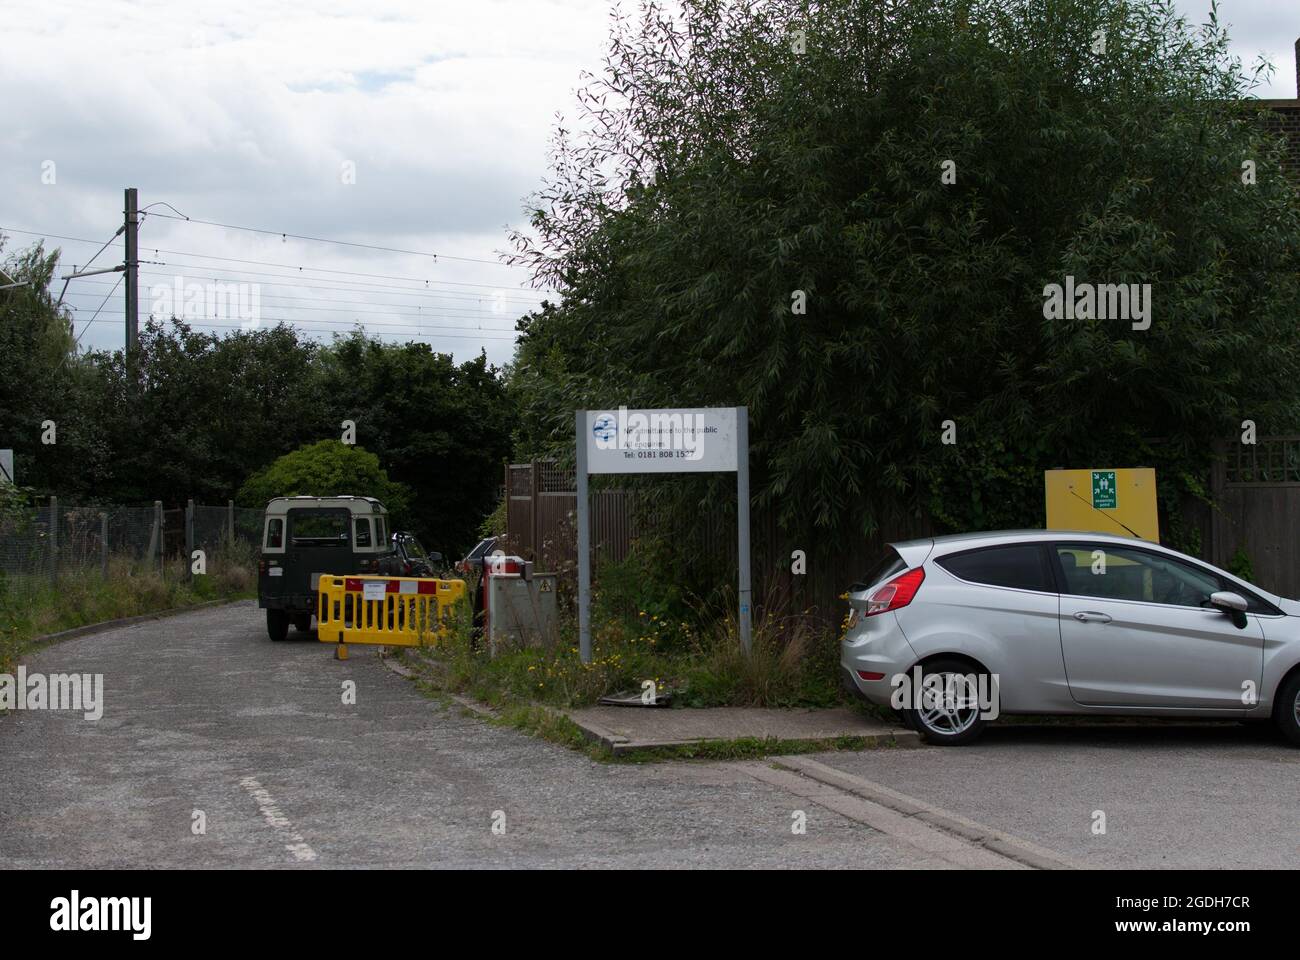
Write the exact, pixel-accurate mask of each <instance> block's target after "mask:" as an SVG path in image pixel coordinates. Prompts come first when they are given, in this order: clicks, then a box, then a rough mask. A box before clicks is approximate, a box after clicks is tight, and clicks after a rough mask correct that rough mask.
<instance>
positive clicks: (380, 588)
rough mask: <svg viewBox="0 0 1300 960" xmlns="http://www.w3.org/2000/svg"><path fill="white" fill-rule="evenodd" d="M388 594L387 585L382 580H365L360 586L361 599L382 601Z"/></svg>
mask: <svg viewBox="0 0 1300 960" xmlns="http://www.w3.org/2000/svg"><path fill="white" fill-rule="evenodd" d="M387 592H388V584H387V583H386V582H385V581H383V580H367V581H366V582H365V583H363V584H361V599H363V600H382V599H384V594H385V593H387Z"/></svg>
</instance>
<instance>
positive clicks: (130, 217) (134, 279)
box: [123, 187, 140, 369]
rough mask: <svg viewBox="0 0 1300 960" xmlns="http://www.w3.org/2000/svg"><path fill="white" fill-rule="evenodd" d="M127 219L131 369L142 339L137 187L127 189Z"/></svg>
mask: <svg viewBox="0 0 1300 960" xmlns="http://www.w3.org/2000/svg"><path fill="white" fill-rule="evenodd" d="M123 215H124V216H125V217H126V220H125V222H124V223H123V229H124V230H126V264H125V266H126V361H127V368H128V369H130V367H131V363H132V360H133V357H134V355H135V348H136V342H137V341H138V340H139V338H140V288H139V278H140V256H139V244H138V231H139V228H140V224H139V222H138V220H137V200H136V190H135V187H127V188H126V209H125V211H124V212H123Z"/></svg>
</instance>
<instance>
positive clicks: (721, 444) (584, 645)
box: [574, 407, 753, 663]
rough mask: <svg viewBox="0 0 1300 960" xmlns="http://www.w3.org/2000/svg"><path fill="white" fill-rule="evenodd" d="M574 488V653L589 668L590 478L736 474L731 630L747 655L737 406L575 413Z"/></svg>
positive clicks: (745, 477) (743, 423)
mask: <svg viewBox="0 0 1300 960" xmlns="http://www.w3.org/2000/svg"><path fill="white" fill-rule="evenodd" d="M574 432H575V440H576V442H577V454H578V464H577V467H578V469H577V473H578V476H577V481H578V482H577V487H578V509H577V514H578V517H577V520H578V650H579V653H580V654H581V656H582V662H583V663H590V662H591V502H590V497H589V495H588V487H587V477H588V475H589V474H592V473H729V472H732V471H735V474H736V498H737V503H736V525H737V527H738V542H737V547H738V549H737V561H738V564H739V567H740V577H739V582H740V598H739V599H740V610H739V620H738V621H737V622H738V626H739V629H740V643H741V646H742V647H743V648H744V650H745V653H749V650H750V636H751V633H752V631H753V612H752V609H751V607H752V604H751V593H752V590H751V586H750V576H749V573H750V571H749V411H748V409H747V408H745V407H702V408H690V409H665V410H628V409H627V408H626V407H620V408H619V409H618V410H578V411H576V414H575V416H574Z"/></svg>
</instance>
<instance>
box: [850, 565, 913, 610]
mask: <svg viewBox="0 0 1300 960" xmlns="http://www.w3.org/2000/svg"><path fill="white" fill-rule="evenodd" d="M924 579H925V570H924V569H923V568H921V567H917V568H916V569H915V570H909V571H907V573H901V574H899V575H898V576H896V577H895V578H894V579H893V580H890V581H889V582H888V583H882V584H881V585H880V586H878V587H877V588H876V589H875V590H873V591H872V593H871V596H869V597H867V610H866V612H865V613H864V614H863V616H864V617H874V616H875V615H876V614H878V613H886V612H887V611H890V610H897V609H899V608H900V607H905V606H907V605H908V604H909V603H911V602H912V598H913V597H915V596H916V591H917V590H919V589H920V588H921V582H922V581H923V580H924Z"/></svg>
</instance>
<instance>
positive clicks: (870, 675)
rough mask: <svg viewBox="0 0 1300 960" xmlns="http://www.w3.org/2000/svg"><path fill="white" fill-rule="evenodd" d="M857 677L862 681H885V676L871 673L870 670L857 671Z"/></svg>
mask: <svg viewBox="0 0 1300 960" xmlns="http://www.w3.org/2000/svg"><path fill="white" fill-rule="evenodd" d="M858 676H859V677H861V678H862V679H863V680H884V679H885V675H884V674H883V673H872V672H871V671H870V670H859V671H858Z"/></svg>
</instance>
